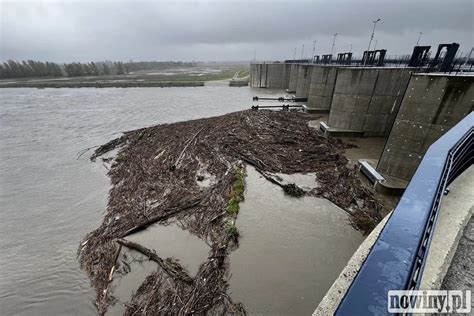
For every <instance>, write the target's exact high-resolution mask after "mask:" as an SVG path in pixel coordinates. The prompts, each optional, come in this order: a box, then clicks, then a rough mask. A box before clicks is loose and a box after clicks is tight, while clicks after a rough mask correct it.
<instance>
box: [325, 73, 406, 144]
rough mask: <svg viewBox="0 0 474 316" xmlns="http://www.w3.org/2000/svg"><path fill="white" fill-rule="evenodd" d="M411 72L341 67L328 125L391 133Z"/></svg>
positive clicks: (369, 134)
mask: <svg viewBox="0 0 474 316" xmlns="http://www.w3.org/2000/svg"><path fill="white" fill-rule="evenodd" d="M410 76H411V70H409V69H405V68H340V69H339V70H338V74H337V79H336V84H335V88H334V94H333V97H332V103H331V110H330V114H329V120H328V125H329V127H330V128H333V129H338V130H349V131H359V132H362V133H363V135H364V136H387V135H388V134H389V132H390V129H391V127H392V125H393V122H394V120H395V117H396V115H397V112H398V108H399V106H400V104H401V100H402V97H403V93H404V92H405V89H406V87H407V84H408V81H409V79H410Z"/></svg>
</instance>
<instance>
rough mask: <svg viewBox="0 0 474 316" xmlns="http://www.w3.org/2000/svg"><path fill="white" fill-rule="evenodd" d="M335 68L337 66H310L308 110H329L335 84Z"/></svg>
mask: <svg viewBox="0 0 474 316" xmlns="http://www.w3.org/2000/svg"><path fill="white" fill-rule="evenodd" d="M337 69H338V67H337V66H316V65H314V66H312V70H311V82H310V85H309V93H308V104H307V106H308V110H310V111H328V112H329V110H330V109H331V102H332V95H333V93H334V87H335V85H336V78H337Z"/></svg>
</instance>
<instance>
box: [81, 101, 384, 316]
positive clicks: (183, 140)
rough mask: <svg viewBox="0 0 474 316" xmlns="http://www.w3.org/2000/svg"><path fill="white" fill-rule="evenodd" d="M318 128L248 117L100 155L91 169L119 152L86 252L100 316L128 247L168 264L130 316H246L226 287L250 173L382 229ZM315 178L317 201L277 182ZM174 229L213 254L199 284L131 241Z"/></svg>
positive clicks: (142, 139)
mask: <svg viewBox="0 0 474 316" xmlns="http://www.w3.org/2000/svg"><path fill="white" fill-rule="evenodd" d="M311 119H312V117H311V116H310V115H309V114H305V113H299V112H286V111H280V112H276V111H251V110H248V111H241V112H235V113H230V114H227V115H223V116H218V117H213V118H206V119H199V120H193V121H186V122H178V123H173V124H162V125H157V126H154V127H149V128H143V129H138V130H134V131H130V132H126V133H124V135H123V136H122V137H120V138H118V139H114V140H112V141H110V142H109V143H107V144H105V145H103V146H101V147H99V148H97V150H96V151H95V153H94V154H93V156H92V157H91V159H92V160H95V159H97V158H99V157H100V156H101V155H103V154H105V153H107V152H109V151H111V150H113V149H116V148H118V149H119V151H118V154H117V156H116V158H115V160H114V161H113V162H112V165H111V167H110V170H109V176H110V178H111V183H112V188H111V190H110V193H109V202H108V206H107V212H106V214H105V218H104V220H103V222H102V224H101V225H100V226H99V227H98V228H97V229H96V230H94V231H92V232H91V233H89V234H88V235H87V236H86V237H85V238H84V240H83V242H82V243H81V245H80V247H79V250H78V255H79V257H80V263H81V267H82V268H83V269H84V270H85V271H86V272H87V273H88V275H89V277H90V279H91V283H92V285H93V286H94V287H95V289H96V290H97V301H96V305H97V308H98V310H99V313H101V314H102V313H104V312H105V311H106V310H107V306H108V304H109V303H110V302H111V301H112V299H113V293H108V286H109V283H110V282H111V280H112V278H113V272H114V270H116V269H117V267H116V265H118V264H119V263H118V262H117V254H118V253H119V252H120V247H122V246H124V247H129V248H130V247H132V248H133V247H135V249H134V250H138V251H141V252H142V253H144V254H145V255H147V256H148V257H150V256H151V257H154V258H155V259H151V260H155V261H157V262H158V263H159V262H164V264H158V269H157V271H156V272H155V273H154V274H152V275H150V276H148V277H147V278H146V280H145V281H144V283H143V284H142V285H141V286H140V287H139V289H137V291H136V292H135V294H134V295H133V297H132V300H131V302H130V303H129V304H128V305H127V308H126V311H125V313H126V314H135V313H143V314H162V313H163V314H164V313H166V314H168V313H170V314H188V313H234V314H244V313H245V310H244V309H243V307H242V306H241V305H240V304H238V303H234V302H233V301H232V299H231V298H230V297H229V296H228V294H227V287H228V282H227V279H228V274H229V271H228V266H229V265H228V254H229V253H230V252H231V251H232V250H233V249H235V247H237V246H238V230H237V227H235V218H236V217H237V213H238V210H239V208H238V202H239V201H241V199H242V198H243V194H242V192H243V187H242V185H243V184H242V179H243V177H244V175H245V165H246V164H250V165H252V166H253V167H255V168H256V170H257V171H258V172H260V173H261V174H262V175H263V176H264V177H265V178H266V179H268V180H269V181H272V182H273V183H276V184H278V185H280V186H281V187H282V188H283V189H284V190H285V192H287V193H288V194H290V195H293V196H302V195H305V194H306V195H313V196H320V197H324V198H327V199H329V200H330V201H332V202H334V203H335V204H337V205H338V206H340V207H341V208H343V209H345V210H346V211H348V212H350V214H351V215H352V216H351V218H352V219H353V222H354V225H355V226H356V227H359V228H361V229H368V226H367V225H366V224H367V221H373V222H378V221H380V219H381V217H380V214H379V211H380V209H381V205H380V203H379V202H378V201H377V200H376V199H375V198H374V195H373V194H372V193H371V192H370V191H368V190H367V189H365V188H363V187H362V186H361V184H360V181H359V180H358V178H357V177H356V174H355V173H356V170H355V169H351V168H348V167H347V159H346V158H345V157H344V156H343V155H342V153H343V151H344V149H345V148H348V145H346V144H344V143H342V142H341V141H340V140H337V139H327V138H325V137H323V135H321V134H320V133H319V131H317V130H316V129H314V128H311V127H309V126H308V124H307V123H308V121H309V120H311ZM105 161H106V160H105ZM307 172H313V173H315V174H316V178H317V181H318V183H320V184H321V185H320V186H318V187H317V188H314V189H312V190H311V191H309V192H306V191H303V190H302V189H301V188H299V187H298V186H296V185H294V184H291V185H288V184H286V185H284V184H282V183H280V181H278V177H275V176H274V174H275V173H284V174H292V173H307ZM206 180H209V181H207V182H206ZM211 180H212V181H211ZM203 183H207V185H203ZM170 221H176V222H179V224H180V226H181V227H183V228H184V229H186V230H188V231H189V232H190V233H192V234H194V235H196V236H198V237H199V238H201V239H202V240H204V241H205V242H206V243H207V244H208V245H210V247H211V251H210V253H209V257H208V258H207V260H206V261H205V262H204V263H203V264H201V266H200V268H199V270H198V272H197V274H196V276H194V278H192V277H191V276H189V275H188V274H187V272H186V270H185V269H184V268H182V267H180V266H179V263H177V262H171V261H169V260H168V261H166V260H165V259H162V258H159V256H158V255H159V254H156V253H154V252H153V251H151V250H148V249H146V248H144V247H142V248H144V249H141V250H140V249H136V248H137V246H136V245H135V246H134V245H132V244H130V243H129V242H127V241H126V238H125V237H126V236H128V235H130V234H132V233H134V232H137V231H140V230H142V229H145V228H146V227H148V226H150V225H152V224H154V223H157V222H160V223H168V222H170ZM147 253H148V254H147ZM155 256H156V257H155ZM165 261H166V262H165ZM170 271H174V272H170Z"/></svg>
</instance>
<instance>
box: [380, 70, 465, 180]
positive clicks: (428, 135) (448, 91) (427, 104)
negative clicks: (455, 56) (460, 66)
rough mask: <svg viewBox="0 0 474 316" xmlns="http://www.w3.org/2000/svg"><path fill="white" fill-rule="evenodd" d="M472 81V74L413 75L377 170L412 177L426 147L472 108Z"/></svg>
mask: <svg viewBox="0 0 474 316" xmlns="http://www.w3.org/2000/svg"><path fill="white" fill-rule="evenodd" d="M473 83H474V76H472V75H471V76H469V75H464V76H462V75H459V76H451V75H445V74H416V75H413V76H412V79H411V80H410V83H409V85H408V88H407V91H406V93H405V96H404V98H403V101H402V104H401V106H400V110H399V112H398V115H397V117H396V120H395V123H394V124H393V128H392V130H391V132H390V136H389V138H388V140H387V144H386V145H385V148H384V151H383V153H382V157H381V158H380V161H379V164H378V166H377V171H379V172H381V173H382V174H384V175H385V174H387V175H390V176H393V177H396V178H400V179H405V180H409V179H411V177H412V175H413V173H414V172H415V170H416V168H417V167H418V165H419V163H420V161H421V159H422V158H423V156H424V154H425V152H426V150H427V149H428V147H429V146H430V145H431V144H432V143H433V142H435V141H436V140H437V139H438V138H439V137H440V136H441V135H443V134H444V133H445V132H446V131H447V130H449V129H450V128H451V127H453V126H454V125H456V124H457V123H458V122H459V121H461V119H462V118H464V117H465V116H466V115H467V114H469V113H470V112H471V111H473V110H474V101H473V100H474V85H473ZM473 124H474V122H473Z"/></svg>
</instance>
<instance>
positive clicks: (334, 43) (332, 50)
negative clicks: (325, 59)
mask: <svg viewBox="0 0 474 316" xmlns="http://www.w3.org/2000/svg"><path fill="white" fill-rule="evenodd" d="M336 36H337V33H334V38H333V39H332V48H331V59H332V55H334V46H335V45H336Z"/></svg>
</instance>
